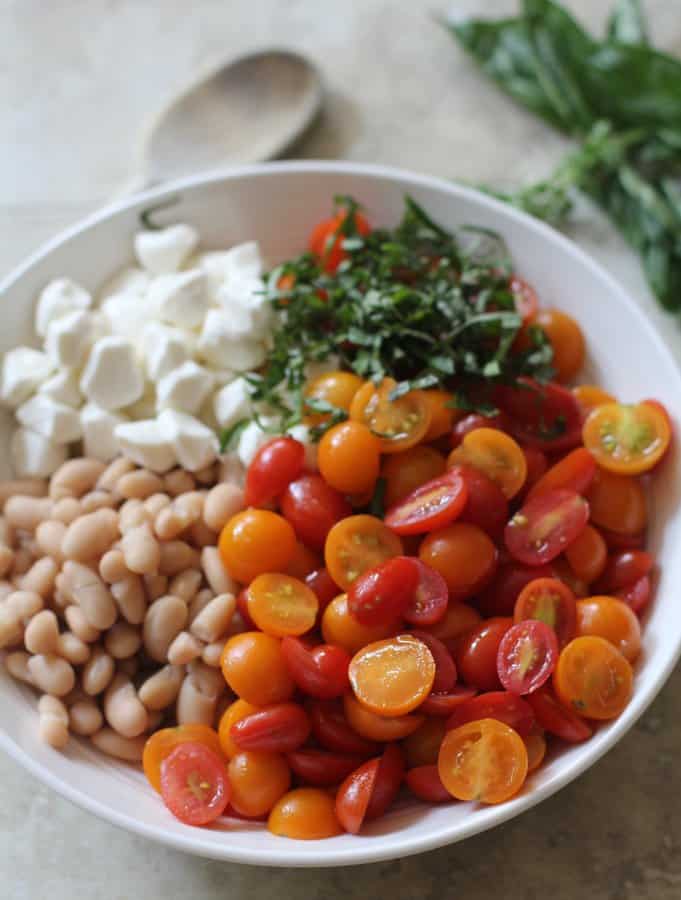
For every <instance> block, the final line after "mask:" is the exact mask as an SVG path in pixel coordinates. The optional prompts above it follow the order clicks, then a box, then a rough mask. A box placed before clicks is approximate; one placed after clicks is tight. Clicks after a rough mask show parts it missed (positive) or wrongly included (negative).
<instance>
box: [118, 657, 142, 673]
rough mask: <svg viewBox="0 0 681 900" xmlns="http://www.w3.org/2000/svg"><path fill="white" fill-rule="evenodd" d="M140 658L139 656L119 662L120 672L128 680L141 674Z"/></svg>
mask: <svg viewBox="0 0 681 900" xmlns="http://www.w3.org/2000/svg"><path fill="white" fill-rule="evenodd" d="M139 668H140V658H139V656H129V657H128V658H127V659H119V660H118V671H119V672H121V673H122V674H123V675H127V676H128V678H134V677H135V676H136V675H137V673H138V672H139Z"/></svg>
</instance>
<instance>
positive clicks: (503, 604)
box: [475, 562, 554, 617]
mask: <svg viewBox="0 0 681 900" xmlns="http://www.w3.org/2000/svg"><path fill="white" fill-rule="evenodd" d="M553 575H554V572H553V569H552V568H551V566H521V565H520V563H517V562H506V563H502V565H500V566H499V569H498V571H497V574H496V575H495V577H494V580H493V581H492V582H491V584H490V585H489V586H488V587H487V588H486V589H485V590H484V591H483V592H482V594H480V595H479V596H478V597H477V599H476V601H475V602H476V604H477V606H478V607H479V609H480V611H481V612H482V614H483V615H484V616H487V617H489V616H511V615H513V611H514V609H515V605H516V602H517V600H518V597H519V596H520V592H521V591H522V589H523V588H524V587H525V585H526V584H529V583H530V582H531V581H534V580H535V579H537V578H552V577H553Z"/></svg>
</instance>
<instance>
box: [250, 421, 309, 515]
mask: <svg viewBox="0 0 681 900" xmlns="http://www.w3.org/2000/svg"><path fill="white" fill-rule="evenodd" d="M304 465H305V446H304V445H303V444H301V443H300V441H296V440H294V439H293V438H292V437H276V438H273V439H272V440H271V441H268V442H267V443H266V444H263V446H262V447H261V448H260V449H259V450H258V451H257V453H256V454H255V457H254V458H253V461H252V462H251V464H250V466H249V467H248V469H247V471H246V488H245V493H244V503H245V504H246V506H261V505H262V504H263V503H266V502H268V501H269V500H273V499H274V498H275V497H278V496H279V494H281V493H282V491H284V490H285V489H286V487H287V486H288V485H289V484H290V483H291V482H292V481H293V480H294V479H296V478H297V477H298V476H299V475H300V474H301V472H302V471H303V466H304Z"/></svg>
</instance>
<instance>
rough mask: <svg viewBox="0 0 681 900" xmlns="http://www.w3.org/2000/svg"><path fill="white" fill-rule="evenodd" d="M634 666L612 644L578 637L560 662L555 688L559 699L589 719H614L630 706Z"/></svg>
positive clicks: (588, 637) (562, 654)
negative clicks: (628, 704) (632, 667)
mask: <svg viewBox="0 0 681 900" xmlns="http://www.w3.org/2000/svg"><path fill="white" fill-rule="evenodd" d="M632 681H633V672H632V669H631V665H630V664H629V663H628V662H627V660H626V659H625V657H624V656H622V654H621V653H620V652H619V650H617V649H616V648H615V647H614V646H613V645H612V644H611V643H610V641H607V640H605V638H602V637H596V636H593V635H588V636H583V637H577V638H575V639H574V640H573V641H571V642H570V643H569V644H568V645H567V647H565V648H564V649H563V650H562V651H561V654H560V656H559V658H558V664H557V666H556V670H555V674H554V678H553V684H554V687H555V691H556V694H557V696H558V699H559V700H560V701H561V703H563V704H564V705H565V706H568V707H570V708H572V709H574V710H575V711H576V712H578V713H579V714H580V715H582V716H585V717H586V718H587V719H614V718H616V717H617V716H618V715H619V714H620V713H621V712H622V710H623V709H624V707H625V706H626V705H627V703H628V702H629V698H630V697H631V691H632Z"/></svg>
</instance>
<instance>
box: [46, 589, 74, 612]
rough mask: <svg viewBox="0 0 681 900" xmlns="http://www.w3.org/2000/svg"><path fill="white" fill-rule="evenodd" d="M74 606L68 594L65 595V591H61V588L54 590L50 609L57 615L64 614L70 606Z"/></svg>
mask: <svg viewBox="0 0 681 900" xmlns="http://www.w3.org/2000/svg"><path fill="white" fill-rule="evenodd" d="M73 605H74V604H73V603H72V602H71V597H70V596H69V595H68V594H65V593H64V591H60V590H59V588H55V589H54V592H53V594H52V602H51V603H50V608H51V609H53V610H54V611H55V612H56V613H57V615H60V614H63V613H64V612H65V611H66V610H67V609H68V608H69V606H73Z"/></svg>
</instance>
